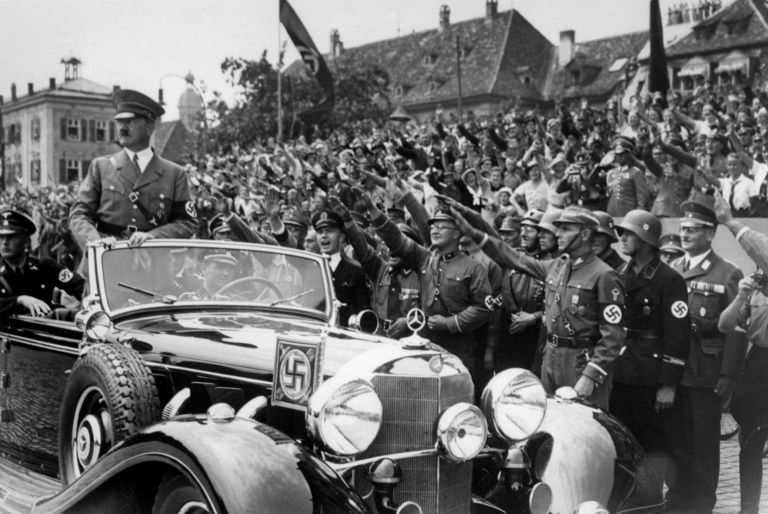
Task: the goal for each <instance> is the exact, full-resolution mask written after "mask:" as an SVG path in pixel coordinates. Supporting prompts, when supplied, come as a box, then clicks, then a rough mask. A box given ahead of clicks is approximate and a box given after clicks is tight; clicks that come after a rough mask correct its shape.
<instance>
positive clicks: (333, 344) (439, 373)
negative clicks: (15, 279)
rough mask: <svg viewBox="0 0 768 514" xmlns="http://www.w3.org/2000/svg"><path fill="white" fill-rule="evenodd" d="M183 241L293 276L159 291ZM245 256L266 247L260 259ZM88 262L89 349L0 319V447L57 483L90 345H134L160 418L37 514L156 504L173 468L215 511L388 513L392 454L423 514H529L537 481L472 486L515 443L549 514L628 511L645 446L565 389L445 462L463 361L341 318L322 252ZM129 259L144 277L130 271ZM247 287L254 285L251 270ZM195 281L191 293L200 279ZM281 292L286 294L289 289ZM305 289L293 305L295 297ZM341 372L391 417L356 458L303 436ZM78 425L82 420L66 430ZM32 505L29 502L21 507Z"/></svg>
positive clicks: (154, 247)
mask: <svg viewBox="0 0 768 514" xmlns="http://www.w3.org/2000/svg"><path fill="white" fill-rule="evenodd" d="M182 249H184V250H185V251H186V252H188V256H192V257H190V260H192V261H194V260H195V259H197V260H198V261H201V262H202V261H204V260H205V258H204V256H207V255H210V254H211V253H215V254H216V255H218V254H221V253H228V254H232V255H235V257H236V258H237V259H239V260H238V263H239V267H240V268H242V267H243V266H245V267H246V268H248V269H249V270H250V269H251V268H254V269H255V268H259V266H260V265H259V263H258V262H257V261H259V260H261V261H262V263H265V262H268V263H269V265H270V266H272V265H275V266H278V267H280V266H282V268H279V269H281V270H283V273H282V275H280V274H277V275H279V276H280V277H282V278H281V279H280V280H282V282H280V281H279V280H277V279H274V280H273V282H275V283H277V282H280V284H281V285H280V286H279V287H276V289H275V290H273V291H272V292H270V293H269V294H268V295H267V296H266V297H265V296H264V294H261V293H258V292H257V293H253V292H252V291H251V292H248V295H251V296H254V298H246V296H247V295H246V294H245V293H243V292H242V291H240V292H237V293H233V295H235V296H237V295H239V296H237V297H236V298H235V296H233V297H232V298H229V299H226V300H222V299H221V298H217V297H216V296H215V295H214V296H212V297H211V298H210V299H205V298H202V299H201V296H206V295H205V294H204V293H199V294H198V295H197V296H196V297H190V298H188V299H187V300H182V299H180V298H182V297H181V296H177V295H175V294H171V293H170V291H171V289H170V288H171V286H170V285H168V288H167V289H163V288H164V287H165V286H161V284H170V282H169V281H168V280H167V278H168V277H167V276H164V273H163V272H162V271H158V270H157V267H158V266H160V265H161V262H162V259H161V258H160V257H162V255H163V254H162V252H165V251H171V250H174V251H175V250H179V251H181V250H182ZM132 252H134V253H135V257H136V258H133V257H132V256H134V253H132ZM140 252H143V253H140ZM238 252H256V253H257V254H256V253H254V255H253V257H254V258H252V259H251V258H248V257H243V255H244V254H239V253H238ZM88 256H89V275H90V278H89V281H90V292H91V295H90V296H89V297H88V298H87V299H86V300H85V301H84V313H85V314H88V313H93V312H98V313H105V314H106V315H107V316H108V319H109V322H110V327H109V330H108V331H107V332H106V334H105V335H104V337H103V339H104V340H103V341H94V340H93V339H92V338H90V337H89V335H88V334H89V331H88V330H87V328H88V327H87V326H86V327H82V326H77V325H76V324H75V323H72V322H64V321H54V320H50V319H42V318H33V317H30V316H23V315H21V316H9V317H6V318H3V319H2V320H1V321H0V338H1V341H0V342H1V344H2V349H3V353H2V354H1V355H0V359H2V360H1V361H0V369H2V370H4V374H5V375H6V376H7V377H9V378H8V383H7V385H8V387H7V389H5V391H4V392H5V402H6V403H5V404H3V405H2V407H3V409H4V410H5V413H6V414H5V415H4V416H7V420H6V421H4V422H3V423H2V424H0V455H1V456H2V459H3V461H4V462H5V463H7V464H8V465H10V466H13V467H14V469H15V470H16V471H17V472H20V473H22V474H23V473H25V472H28V473H29V476H30V479H33V478H34V477H40V478H41V479H43V478H42V477H49V478H50V479H57V478H59V477H60V476H61V475H62V470H61V469H60V462H61V455H60V453H61V451H62V449H61V448H62V443H61V434H60V432H61V430H62V427H61V426H60V424H61V420H62V419H64V417H63V413H62V412H61V405H62V402H63V398H62V395H63V392H64V391H65V390H66V386H67V381H68V379H69V373H70V370H72V369H73V366H75V364H76V362H77V361H78V359H79V358H81V357H82V356H83V355H84V354H86V353H87V352H88V351H89V348H91V347H92V346H93V345H105V344H106V345H120V346H123V347H126V348H129V349H131V351H133V352H136V353H137V354H138V355H139V356H140V359H141V361H142V362H143V363H144V365H145V366H146V367H147V368H148V369H149V371H150V373H151V376H152V380H153V382H154V384H155V385H156V389H157V395H158V397H159V400H160V405H161V407H164V408H165V409H166V411H167V412H166V413H165V415H164V418H167V419H163V420H157V422H156V423H155V424H152V425H151V426H149V427H147V428H145V429H143V430H141V431H139V432H137V433H135V434H133V435H131V436H129V437H128V438H127V439H126V440H125V441H123V442H120V441H113V443H114V444H112V445H111V446H110V448H109V451H108V452H106V453H105V454H104V455H99V459H98V460H97V461H96V462H95V464H92V465H91V464H89V465H88V466H84V469H82V470H80V471H79V472H78V473H77V474H78V475H80V476H79V478H77V479H76V480H70V481H66V480H65V482H67V483H66V484H64V485H65V487H64V488H63V490H61V491H59V492H57V493H56V494H55V495H53V496H51V497H48V498H31V497H30V495H29V494H28V495H26V496H25V495H24V494H21V493H20V494H19V495H17V497H18V498H22V499H23V498H26V501H29V505H28V506H27V507H29V508H32V507H33V505H34V509H36V510H39V511H59V510H66V509H70V508H75V507H76V508H78V509H84V510H89V509H90V508H94V509H95V510H100V509H103V508H105V507H107V508H109V510H110V511H114V512H118V511H121V510H122V511H126V512H129V511H130V512H136V511H148V510H151V507H152V503H151V496H152V495H153V494H154V493H155V492H156V489H157V482H158V480H159V478H160V477H161V475H162V474H163V473H164V472H166V471H167V470H168V469H172V470H177V471H181V472H183V473H184V474H185V476H187V477H189V478H190V480H191V481H192V482H193V483H194V484H195V487H196V489H197V490H198V491H199V492H200V493H201V494H202V495H203V496H204V498H205V499H206V500H205V501H206V502H207V506H208V509H209V510H210V511H211V512H245V511H252V510H253V509H255V508H256V507H255V506H258V508H257V509H256V510H258V511H260V512H289V511H290V512H335V511H339V510H346V511H349V512H358V511H364V510H367V509H371V510H373V509H375V508H376V506H379V507H380V502H379V499H380V498H379V497H378V496H377V495H378V492H376V493H375V494H374V491H373V486H372V485H371V483H370V482H369V481H367V480H366V479H365V475H366V469H367V466H368V465H369V464H371V463H373V462H375V461H377V460H378V459H379V458H381V457H388V458H391V459H392V460H393V461H396V462H397V463H398V465H399V467H400V468H401V470H402V479H401V480H400V481H399V483H398V484H397V487H395V488H394V493H393V498H394V502H395V503H404V502H414V503H416V504H418V506H419V507H420V508H421V509H422V510H423V511H424V512H467V511H470V510H473V511H477V512H483V511H485V512H489V511H498V510H496V509H494V508H493V507H492V506H488V505H485V506H484V505H483V503H482V502H480V501H478V500H477V498H475V499H474V500H473V488H474V492H476V493H478V494H479V493H482V494H483V495H484V496H487V497H488V498H490V499H491V501H496V503H497V504H500V505H504V506H505V508H507V509H512V510H515V511H518V510H517V507H515V508H512V507H509V506H510V505H518V504H519V505H523V507H520V509H519V511H520V512H528V511H530V510H531V507H530V505H528V503H527V502H528V501H529V499H528V496H529V495H531V494H532V493H531V492H530V488H528V489H526V490H525V491H523V493H521V494H524V495H525V498H523V499H522V500H520V501H519V502H518V500H516V499H514V498H513V497H514V494H513V492H511V491H509V490H508V488H506V489H504V491H503V492H502V493H499V491H498V489H499V487H500V485H499V484H498V483H497V482H499V480H498V479H496V478H494V477H493V476H491V477H490V481H491V482H493V484H492V485H491V486H487V485H486V486H480V485H478V483H479V482H480V481H479V480H478V475H477V466H478V463H481V461H482V462H484V463H485V464H486V465H485V468H486V469H487V470H490V471H487V474H488V475H489V476H490V475H493V474H499V472H500V470H502V469H504V464H503V463H504V462H505V459H507V460H509V459H510V458H511V457H510V455H512V454H513V453H515V452H520V454H521V455H525V459H524V460H526V461H527V464H526V465H525V466H524V467H523V468H524V469H525V473H527V474H526V475H525V476H526V477H527V478H526V480H528V481H529V482H531V483H534V482H543V483H545V484H547V486H548V487H549V488H550V489H551V491H552V497H553V498H552V502H553V503H552V508H551V511H552V512H572V511H573V510H574V508H575V506H577V505H578V504H579V503H581V502H584V501H587V500H597V501H601V502H603V503H604V504H611V503H612V505H614V506H619V505H623V504H624V503H625V500H627V499H628V498H630V496H631V495H632V493H633V492H634V490H635V488H636V485H637V483H638V481H639V479H640V478H641V477H640V473H639V471H638V466H639V462H640V459H641V453H640V452H639V450H638V449H637V445H636V443H635V442H634V440H633V439H632V438H631V436H629V435H628V434H627V433H626V431H625V430H624V429H623V428H622V427H621V426H620V425H618V424H617V423H616V422H615V421H613V420H612V418H610V417H609V416H607V415H606V414H604V413H602V412H601V411H599V410H598V409H593V408H591V407H589V406H586V405H582V404H580V403H574V402H570V401H565V400H560V399H555V398H549V399H547V412H546V415H544V419H543V422H542V424H541V427H540V428H539V429H538V431H537V435H534V436H533V437H530V438H529V439H527V440H522V441H520V442H519V443H516V444H511V443H509V442H504V441H501V440H499V439H498V438H496V439H493V437H492V440H491V441H489V444H488V445H486V448H485V449H484V450H483V452H481V455H478V457H477V459H474V460H468V461H465V462H455V461H451V460H450V459H446V458H445V455H444V452H442V451H441V450H440V447H439V446H440V445H439V444H437V443H436V435H435V427H436V423H437V421H438V419H439V418H441V415H442V414H443V413H444V412H445V411H446V409H448V408H449V407H451V406H454V405H456V404H458V403H462V402H463V403H472V402H473V398H474V386H473V384H472V381H471V379H470V377H469V373H468V372H467V371H466V368H464V367H463V365H461V363H460V362H458V359H456V358H455V357H453V356H450V355H449V354H446V353H444V352H443V351H442V350H441V349H440V348H439V347H436V346H433V345H409V344H405V343H404V342H402V341H395V340H391V339H388V338H385V337H380V336H376V335H369V334H363V333H361V332H357V331H354V330H351V329H342V328H339V326H338V324H339V323H338V321H339V320H338V319H337V308H336V306H335V305H334V299H333V292H332V287H331V283H332V282H331V278H330V271H329V268H328V265H327V262H326V261H325V259H324V258H323V257H321V256H316V255H313V254H309V253H306V252H301V251H295V250H287V249H283V248H279V247H267V246H261V245H248V244H241V243H230V242H221V241H200V242H198V241H195V242H192V241H174V240H165V241H150V242H149V243H147V244H146V246H145V247H143V248H142V249H137V250H132V249H128V248H127V246H125V245H124V244H118V245H117V246H116V247H114V248H106V247H103V246H93V247H91V248H89V255H88ZM116 256H117V257H119V258H117V257H116ZM128 257H130V258H128ZM123 258H125V260H124V261H122V260H120V259H123ZM110 259H113V260H110ZM286 259H287V261H288V262H289V264H290V263H291V262H293V265H292V266H293V267H294V268H301V270H302V271H301V273H296V274H294V275H293V278H290V276H291V274H290V273H288V277H289V278H288V279H285V276H286V274H285V273H284V271H285V269H286V268H285V261H286ZM142 261H143V262H142ZM136 262H138V263H139V264H138V265H137V266H138V267H137V268H136V269H133V270H129V269H127V268H128V267H131V266H133V265H134V263H136ZM110 263H111V264H110ZM289 267H290V266H289ZM190 269H192V268H190ZM264 269H266V267H265V268H264ZM195 271H199V270H198V269H195ZM262 271H263V270H262ZM250 272H251V271H249V273H250ZM179 273H181V272H179ZM264 276H267V275H264ZM269 276H270V277H272V278H274V277H273V275H269ZM126 277H129V278H131V279H133V281H134V282H141V283H140V284H137V283H130V284H127V286H129V287H125V284H124V283H123V284H122V285H121V281H124V280H128V279H127V278H126ZM244 278H245V279H248V276H245V277H244ZM296 279H302V280H303V281H304V282H307V281H312V287H311V288H306V287H303V286H299V287H297V284H295V280H296ZM241 280H242V279H241ZM245 282H247V283H248V284H249V286H253V284H250V279H248V280H245ZM192 284H193V285H197V283H196V282H194V280H193V281H192ZM176 285H177V284H176ZM176 285H173V287H176ZM130 287H133V288H134V289H140V290H143V291H144V292H136V291H134V290H131V289H130ZM187 287H189V285H187ZM254 287H255V286H254ZM302 288H303V289H302ZM235 289H237V287H235ZM300 289H301V290H300ZM174 291H175V290H174ZM296 291H298V293H296ZM307 291H310V293H307ZM147 293H149V296H147ZM282 293H291V294H290V295H288V294H286V295H285V297H284V298H283V297H282V296H283V294H282ZM294 294H295V295H297V296H299V298H298V299H295V300H291V301H287V302H286V301H285V300H286V298H289V297H292V296H294ZM118 295H119V296H120V300H119V301H117V300H116V299H115V298H116V296H118ZM152 295H154V296H152ZM142 298H144V299H142ZM86 318H87V316H86ZM84 328H85V329H86V330H85V333H84ZM291 355H293V356H295V357H296V359H294V360H292V358H290V357H291ZM345 377H349V378H350V379H357V380H365V382H366V383H368V384H370V386H372V387H373V389H374V390H375V392H376V395H377V397H378V398H379V400H380V402H381V405H382V412H383V414H382V419H381V421H380V427H379V428H378V432H377V433H376V435H375V438H374V439H373V442H372V443H371V444H370V445H369V446H368V447H367V448H366V449H365V450H364V451H362V452H361V453H359V454H357V455H355V456H354V457H343V458H342V457H338V456H334V455H332V452H329V451H328V448H325V447H324V445H323V444H322V441H318V440H317V438H316V437H315V436H314V435H313V434H312V433H311V432H308V428H307V426H308V425H306V423H305V418H306V417H307V411H308V404H309V402H310V401H311V399H312V397H313V395H314V394H315V393H316V392H317V391H318V389H319V388H321V387H323V384H326V383H330V382H331V380H332V379H333V380H337V381H338V380H343V379H344V378H345ZM181 393H186V394H181ZM259 398H262V399H265V401H264V402H263V404H262V405H261V406H260V407H259V408H258V409H256V410H255V411H250V413H249V414H248V415H244V414H242V411H241V412H237V411H238V410H240V409H241V408H243V407H244V406H246V408H247V405H250V404H249V401H251V400H253V399H259ZM221 404H226V405H228V406H230V407H231V409H232V415H228V414H227V413H226V410H225V411H224V413H225V414H224V415H221V416H218V417H217V415H216V412H217V411H216V407H218V406H221ZM218 412H221V409H219V411H218ZM235 412H237V415H235ZM246 418H248V419H246ZM77 429H78V427H77V426H74V427H73V429H72V432H73V436H72V437H73V438H75V437H76V435H75V433H76V432H77ZM545 439H546V441H549V443H548V444H549V445H548V446H547V448H548V449H549V450H548V454H547V457H546V462H548V465H547V464H546V462H544V463H541V462H540V463H539V465H540V468H541V469H540V470H539V474H540V476H538V477H534V478H535V480H534V479H532V478H531V477H533V475H535V473H534V468H535V466H536V463H535V462H532V461H534V460H535V456H531V455H529V454H533V453H535V452H537V451H539V449H540V447H541V446H542V445H541V444H540V442H541V441H543V440H545ZM65 443H66V441H65ZM491 443H493V444H491ZM73 444H74V445H77V441H74V442H73ZM545 446H546V445H545ZM357 463H360V465H358V464H357ZM363 464H365V465H363ZM473 466H474V467H475V471H473ZM523 468H521V469H523ZM19 470H22V471H19ZM473 473H474V475H473ZM473 478H474V485H473ZM529 479H530V480H529ZM2 485H3V484H2V479H1V478H0V487H1V486H2ZM494 487H496V489H497V490H496V493H493V492H492V490H493V489H494ZM48 492H49V493H52V492H53V491H52V490H50V489H49V490H48ZM12 496H13V491H11V492H10V493H9V496H8V497H9V498H11V497H12ZM43 496H44V495H43ZM116 498H122V500H119V499H116ZM126 498H128V500H126ZM131 502H134V503H131ZM515 502H518V503H515ZM340 506H343V508H342V507H340ZM0 507H2V504H0ZM24 509H25V507H24V501H22V500H19V505H18V510H24Z"/></svg>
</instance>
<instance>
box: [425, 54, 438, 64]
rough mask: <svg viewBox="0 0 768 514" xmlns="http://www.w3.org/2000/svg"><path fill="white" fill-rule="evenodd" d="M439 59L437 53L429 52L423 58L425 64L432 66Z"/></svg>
mask: <svg viewBox="0 0 768 514" xmlns="http://www.w3.org/2000/svg"><path fill="white" fill-rule="evenodd" d="M436 61H437V55H436V54H427V55H425V56H424V59H423V60H422V63H423V64H424V66H432V65H433V64H435V62H436Z"/></svg>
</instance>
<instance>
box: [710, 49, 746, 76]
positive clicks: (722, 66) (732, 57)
mask: <svg viewBox="0 0 768 514" xmlns="http://www.w3.org/2000/svg"><path fill="white" fill-rule="evenodd" d="M748 70H749V57H748V56H747V55H746V54H744V53H743V52H739V51H738V50H734V51H733V52H731V53H729V54H728V55H726V56H725V57H723V58H722V59H721V60H720V62H719V63H718V65H717V69H716V70H715V73H731V72H734V71H742V72H743V73H744V74H746V73H747V71H748Z"/></svg>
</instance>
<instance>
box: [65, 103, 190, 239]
mask: <svg viewBox="0 0 768 514" xmlns="http://www.w3.org/2000/svg"><path fill="white" fill-rule="evenodd" d="M112 102H113V104H114V105H115V108H116V109H117V114H116V115H115V119H116V120H117V124H118V142H119V143H120V145H121V146H122V147H123V149H122V150H121V151H119V152H118V153H116V154H114V155H111V156H109V157H98V158H96V159H94V160H93V161H92V162H91V165H90V167H89V169H88V174H87V175H86V177H85V179H84V180H83V182H82V183H81V184H80V188H79V190H78V192H77V201H76V202H75V204H74V205H73V206H72V209H71V210H70V213H69V226H70V228H71V229H72V233H73V234H74V236H75V238H76V239H77V241H78V242H79V243H80V245H81V246H82V247H84V248H85V246H86V245H87V243H88V242H90V241H95V240H97V239H101V238H105V237H109V238H119V239H128V241H129V244H130V245H131V246H139V245H141V244H142V243H144V242H145V241H147V240H149V239H154V238H161V237H165V238H168V237H171V238H188V237H191V236H192V235H193V234H194V233H195V229H196V227H197V212H196V211H195V204H194V203H193V202H192V199H191V197H190V193H189V186H188V184H187V175H186V172H185V171H184V169H183V168H182V167H181V166H179V165H177V164H174V163H172V162H170V161H166V160H165V159H163V158H161V157H160V156H158V155H156V154H155V152H154V150H153V149H152V147H150V146H149V140H150V137H151V136H152V132H153V131H154V129H155V123H156V122H157V119H158V118H159V117H160V116H161V115H162V114H163V113H164V112H165V111H164V110H163V108H162V107H161V106H160V105H159V104H158V103H157V102H155V101H154V100H152V99H151V98H149V97H147V96H145V95H143V94H141V93H139V92H137V91H132V90H129V89H121V90H119V91H117V92H115V94H114V95H113V97H112ZM112 240H113V239H112Z"/></svg>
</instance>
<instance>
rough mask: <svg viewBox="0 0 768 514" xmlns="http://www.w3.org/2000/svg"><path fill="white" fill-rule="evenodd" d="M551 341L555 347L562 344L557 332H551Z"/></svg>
mask: <svg viewBox="0 0 768 514" xmlns="http://www.w3.org/2000/svg"><path fill="white" fill-rule="evenodd" d="M549 342H550V343H552V346H554V347H558V346H560V338H559V337H557V336H556V335H555V334H550V336H549Z"/></svg>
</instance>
